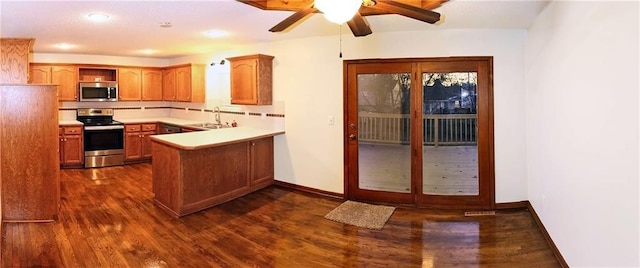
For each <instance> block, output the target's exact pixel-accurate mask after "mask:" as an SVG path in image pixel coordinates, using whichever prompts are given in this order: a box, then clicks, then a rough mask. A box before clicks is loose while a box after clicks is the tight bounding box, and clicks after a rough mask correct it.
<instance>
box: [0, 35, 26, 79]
mask: <svg viewBox="0 0 640 268" xmlns="http://www.w3.org/2000/svg"><path fill="white" fill-rule="evenodd" d="M34 41H35V39H33V38H0V83H3V84H26V83H27V82H28V81H29V53H30V52H31V48H32V47H33V42H34Z"/></svg>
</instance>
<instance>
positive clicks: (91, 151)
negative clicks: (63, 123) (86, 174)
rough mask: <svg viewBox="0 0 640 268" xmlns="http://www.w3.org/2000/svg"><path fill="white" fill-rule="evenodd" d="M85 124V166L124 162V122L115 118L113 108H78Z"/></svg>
mask: <svg viewBox="0 0 640 268" xmlns="http://www.w3.org/2000/svg"><path fill="white" fill-rule="evenodd" d="M76 120H78V121H80V122H82V123H83V124H84V167H85V168H89V167H107V166H117V165H123V164H124V124H123V123H122V122H118V121H115V120H113V109H78V111H77V115H76Z"/></svg>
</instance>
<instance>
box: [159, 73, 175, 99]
mask: <svg viewBox="0 0 640 268" xmlns="http://www.w3.org/2000/svg"><path fill="white" fill-rule="evenodd" d="M162 99H163V100H165V101H175V100H176V69H175V68H168V69H164V70H162Z"/></svg>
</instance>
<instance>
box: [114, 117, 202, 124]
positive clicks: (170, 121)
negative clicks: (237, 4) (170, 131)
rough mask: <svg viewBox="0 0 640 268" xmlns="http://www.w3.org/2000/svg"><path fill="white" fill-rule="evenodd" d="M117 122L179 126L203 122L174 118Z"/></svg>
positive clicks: (135, 119)
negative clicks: (157, 123)
mask: <svg viewBox="0 0 640 268" xmlns="http://www.w3.org/2000/svg"><path fill="white" fill-rule="evenodd" d="M115 120H116V121H120V122H122V123H125V124H137V123H153V122H159V123H166V124H171V125H178V126H184V125H190V124H197V123H202V121H193V120H186V119H179V118H172V117H152V118H127V119H120V118H116V119H115Z"/></svg>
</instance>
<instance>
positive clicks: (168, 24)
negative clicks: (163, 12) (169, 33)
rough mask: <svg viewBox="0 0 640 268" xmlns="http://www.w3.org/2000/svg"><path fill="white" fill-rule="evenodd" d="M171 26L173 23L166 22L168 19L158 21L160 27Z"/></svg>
mask: <svg viewBox="0 0 640 268" xmlns="http://www.w3.org/2000/svg"><path fill="white" fill-rule="evenodd" d="M171 26H173V24H171V22H168V21H163V22H161V23H160V27H162V28H171Z"/></svg>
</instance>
